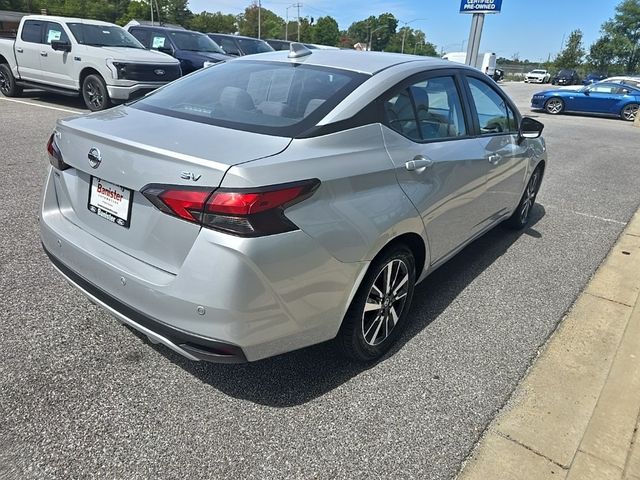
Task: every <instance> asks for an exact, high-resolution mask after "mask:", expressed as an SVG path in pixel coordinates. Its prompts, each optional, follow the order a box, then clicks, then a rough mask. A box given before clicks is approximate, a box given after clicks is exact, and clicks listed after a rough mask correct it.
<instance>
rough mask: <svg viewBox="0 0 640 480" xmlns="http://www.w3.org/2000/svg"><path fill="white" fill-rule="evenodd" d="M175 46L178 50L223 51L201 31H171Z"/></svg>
mask: <svg viewBox="0 0 640 480" xmlns="http://www.w3.org/2000/svg"><path fill="white" fill-rule="evenodd" d="M170 35H171V38H172V39H173V41H174V43H175V44H176V47H178V48H179V49H180V50H189V51H192V52H209V53H224V51H223V50H222V49H221V48H220V47H219V46H218V44H217V43H216V42H214V41H213V40H211V39H210V38H209V37H207V36H206V35H205V34H203V33H196V32H171V33H170Z"/></svg>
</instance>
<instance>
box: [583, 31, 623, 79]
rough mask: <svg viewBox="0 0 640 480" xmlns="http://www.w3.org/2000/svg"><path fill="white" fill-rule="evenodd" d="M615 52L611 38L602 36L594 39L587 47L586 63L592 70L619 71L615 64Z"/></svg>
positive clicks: (602, 71)
mask: <svg viewBox="0 0 640 480" xmlns="http://www.w3.org/2000/svg"><path fill="white" fill-rule="evenodd" d="M615 59H616V52H615V48H614V44H613V42H612V41H611V38H609V37H608V36H606V35H605V36H603V37H601V38H599V39H598V40H596V41H595V42H594V43H593V44H592V45H591V47H590V48H589V55H587V63H588V64H589V68H590V69H591V70H593V71H594V72H598V73H603V74H611V73H619V72H618V70H619V69H618V67H617V65H615Z"/></svg>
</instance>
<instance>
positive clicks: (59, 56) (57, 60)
mask: <svg viewBox="0 0 640 480" xmlns="http://www.w3.org/2000/svg"><path fill="white" fill-rule="evenodd" d="M43 40H44V45H43V46H44V48H43V51H44V54H43V55H41V57H40V67H41V69H42V82H43V83H50V84H53V85H56V86H64V87H67V88H74V87H75V84H74V79H73V78H72V73H73V71H74V69H73V66H72V63H73V54H72V53H71V52H62V51H57V50H54V49H53V48H51V42H54V41H58V42H67V43H71V42H70V40H69V36H68V35H67V33H66V31H65V29H64V27H63V26H62V25H60V24H59V23H57V22H45V25H44V39H43Z"/></svg>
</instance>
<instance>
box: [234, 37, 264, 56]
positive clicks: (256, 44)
mask: <svg viewBox="0 0 640 480" xmlns="http://www.w3.org/2000/svg"><path fill="white" fill-rule="evenodd" d="M238 43H239V44H240V48H241V49H242V51H243V52H244V54H245V55H253V54H254V53H264V52H273V48H271V47H270V46H269V44H268V43H267V42H263V41H262V40H253V39H251V38H238Z"/></svg>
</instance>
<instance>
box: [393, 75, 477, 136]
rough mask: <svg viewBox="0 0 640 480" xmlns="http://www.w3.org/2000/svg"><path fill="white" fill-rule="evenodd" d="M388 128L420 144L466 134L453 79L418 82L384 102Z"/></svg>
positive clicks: (440, 78)
mask: <svg viewBox="0 0 640 480" xmlns="http://www.w3.org/2000/svg"><path fill="white" fill-rule="evenodd" d="M385 112H386V117H387V122H388V125H389V127H391V128H392V129H394V130H395V131H397V132H398V133H400V134H402V135H404V136H406V137H408V138H410V139H411V140H414V141H418V142H422V141H430V140H441V139H446V138H455V137H460V136H464V135H466V134H467V129H466V126H465V123H464V115H463V112H462V104H461V102H460V96H459V95H458V89H457V87H456V84H455V80H454V79H453V77H448V76H447V77H435V78H430V79H428V80H421V81H419V82H416V83H414V84H413V85H410V86H409V87H407V88H404V89H402V90H401V91H400V92H398V93H397V94H395V95H394V96H393V97H391V98H390V99H389V100H387V101H386V102H385Z"/></svg>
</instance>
